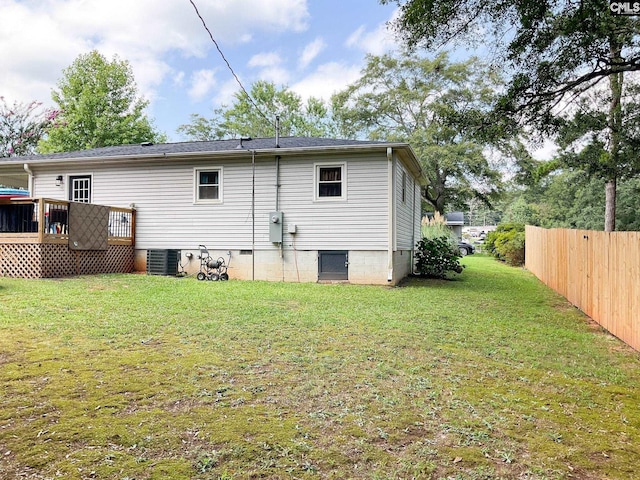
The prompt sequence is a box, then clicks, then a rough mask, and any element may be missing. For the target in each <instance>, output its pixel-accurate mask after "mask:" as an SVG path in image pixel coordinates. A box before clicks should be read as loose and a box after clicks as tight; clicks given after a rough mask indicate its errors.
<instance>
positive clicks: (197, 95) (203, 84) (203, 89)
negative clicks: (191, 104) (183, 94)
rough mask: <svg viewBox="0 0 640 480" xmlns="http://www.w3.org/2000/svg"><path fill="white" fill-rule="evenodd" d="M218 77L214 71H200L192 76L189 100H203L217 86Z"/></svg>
mask: <svg viewBox="0 0 640 480" xmlns="http://www.w3.org/2000/svg"><path fill="white" fill-rule="evenodd" d="M216 83H217V81H216V77H215V71H214V70H198V71H196V72H193V74H192V75H191V88H190V89H189V92H188V93H189V98H191V100H192V101H200V100H203V99H204V98H205V97H206V96H207V95H208V94H209V93H210V92H211V90H213V87H215V86H216Z"/></svg>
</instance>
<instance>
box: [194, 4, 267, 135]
mask: <svg viewBox="0 0 640 480" xmlns="http://www.w3.org/2000/svg"><path fill="white" fill-rule="evenodd" d="M189 2H190V3H191V5H192V6H193V9H194V10H195V11H196V15H198V18H200V21H201V22H202V26H203V27H204V29H205V30H206V31H207V33H208V34H209V38H211V41H212V42H213V44H214V45H215V46H216V49H217V50H218V53H219V54H220V56H221V57H222V59H223V60H224V63H226V64H227V67H228V68H229V71H230V72H231V74H232V75H233V77H234V78H235V79H236V82H237V83H238V85H240V88H241V89H242V92H243V93H244V94H245V95H246V96H247V98H248V99H249V102H251V104H252V105H253V106H254V107H255V109H256V110H257V111H258V113H259V114H260V115H261V116H262V117H263V118H264V119H265V120H266V121H267V122H269V123H270V124H271V125H274V123H273V122H272V121H271V120H269V117H267V116H266V115H265V114H264V113H263V112H262V110H260V107H259V106H258V104H257V103H256V102H255V101H254V100H253V98H252V97H251V95H249V92H247V90H246V88H244V85H242V82H241V81H240V78H238V75H236V72H234V70H233V68H232V67H231V64H230V63H229V61H228V60H227V58H226V57H225V56H224V53H222V50H221V49H220V46H219V45H218V42H216V39H215V38H213V34H212V33H211V30H209V27H208V26H207V22H205V20H204V18H202V15H200V11H199V10H198V7H197V6H196V4H195V3H194V2H193V0H189Z"/></svg>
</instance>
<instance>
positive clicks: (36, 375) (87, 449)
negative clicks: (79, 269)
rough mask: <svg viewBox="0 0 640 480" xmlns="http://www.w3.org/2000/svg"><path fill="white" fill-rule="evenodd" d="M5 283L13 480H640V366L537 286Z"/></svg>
mask: <svg viewBox="0 0 640 480" xmlns="http://www.w3.org/2000/svg"><path fill="white" fill-rule="evenodd" d="M464 263H466V264H467V265H468V267H467V269H466V270H465V272H464V273H463V274H462V276H461V277H460V278H459V279H458V280H457V281H449V282H446V281H435V280H424V279H412V280H410V281H409V282H407V284H406V285H404V286H403V287H399V288H386V287H376V286H359V285H319V284H283V283H263V282H240V281H230V282H215V283H214V282H198V281H196V280H195V279H193V278H182V279H180V278H168V277H153V276H145V275H108V276H95V277H82V278H73V279H65V280H13V279H0V388H1V390H0V393H1V397H0V478H2V479H14V478H20V479H22V478H34V479H43V478H51V479H54V478H65V479H94V478H95V479H120V480H124V479H129V480H131V479H137V480H141V479H218V480H223V479H224V480H230V479H248V478H274V479H275V478H300V479H325V478H331V479H345V478H353V479H411V478H416V479H440V478H442V479H449V478H452V479H529V480H532V479H564V478H566V479H569V478H577V479H632V478H638V477H637V475H638V465H640V389H639V388H638V386H639V385H640V354H639V353H638V352H634V351H632V350H631V349H630V348H628V347H626V346H625V345H624V344H622V343H621V342H620V341H618V340H617V339H615V338H612V337H611V336H609V335H608V334H606V333H604V332H603V331H602V330H601V329H599V328H598V327H594V325H593V324H592V323H590V322H589V321H588V320H587V319H586V317H584V316H583V315H582V314H580V313H579V312H578V311H577V310H575V309H574V308H572V307H571V306H569V305H568V304H567V303H566V302H565V301H564V300H563V299H562V298H561V297H559V296H558V295H556V294H555V293H553V292H551V291H549V290H548V289H547V288H546V287H544V286H543V285H542V284H541V283H540V282H539V281H538V280H537V279H535V278H534V277H533V276H532V275H530V274H529V273H528V272H526V271H524V270H521V269H516V268H510V267H507V266H504V265H502V264H499V263H497V262H496V261H494V260H493V259H491V258H489V257H484V256H479V255H476V256H473V257H466V258H465V260H464Z"/></svg>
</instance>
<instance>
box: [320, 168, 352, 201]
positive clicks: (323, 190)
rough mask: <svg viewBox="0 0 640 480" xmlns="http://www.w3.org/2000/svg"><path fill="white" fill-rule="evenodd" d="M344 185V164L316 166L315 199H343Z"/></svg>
mask: <svg viewBox="0 0 640 480" xmlns="http://www.w3.org/2000/svg"><path fill="white" fill-rule="evenodd" d="M345 185H346V182H345V166H344V164H339V165H316V199H318V200H329V199H343V198H345V197H346V195H345V193H346V192H345V188H346V187H345Z"/></svg>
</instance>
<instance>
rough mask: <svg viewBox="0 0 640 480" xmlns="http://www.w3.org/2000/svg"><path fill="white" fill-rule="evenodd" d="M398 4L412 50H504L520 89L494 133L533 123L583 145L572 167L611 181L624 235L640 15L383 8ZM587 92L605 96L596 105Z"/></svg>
mask: <svg viewBox="0 0 640 480" xmlns="http://www.w3.org/2000/svg"><path fill="white" fill-rule="evenodd" d="M391 2H393V3H397V4H398V5H399V6H400V15H399V17H398V19H397V21H396V22H395V28H396V31H397V33H398V35H399V36H400V37H402V38H403V39H404V40H405V41H406V43H407V44H408V45H409V46H411V47H417V46H424V47H427V48H433V47H438V46H440V45H443V44H446V43H448V42H454V41H455V42H460V43H466V44H469V45H472V46H477V45H478V43H479V42H482V43H484V44H485V45H493V46H494V48H495V49H496V50H495V51H496V55H497V57H496V59H495V63H496V64H499V65H501V66H502V68H503V69H504V70H505V71H506V72H509V74H510V81H509V84H508V88H507V89H506V91H505V92H504V94H503V95H502V96H501V97H500V99H499V101H498V102H497V105H496V108H495V110H494V115H493V116H491V117H489V118H490V123H488V125H490V128H487V131H489V132H492V133H493V134H496V133H498V134H500V133H502V134H504V133H505V132H506V133H510V131H511V129H512V128H514V126H515V125H518V124H520V125H523V124H526V125H528V126H534V127H535V128H536V129H537V130H538V131H539V132H541V133H542V134H545V135H548V134H551V135H560V136H562V135H566V134H567V133H568V132H569V130H572V135H573V136H574V137H575V138H576V139H577V138H579V137H582V140H583V141H582V142H580V144H579V147H584V150H585V151H580V150H581V148H574V149H573V153H574V154H575V155H573V157H572V156H571V155H569V156H567V157H566V160H567V161H568V163H571V162H573V165H574V166H575V165H578V164H580V165H583V166H584V168H585V170H586V171H588V172H589V173H590V174H592V175H595V176H598V177H599V178H600V179H601V180H602V181H603V183H604V184H605V186H606V187H605V193H606V195H605V198H606V200H605V204H606V208H605V230H608V231H610V230H614V229H615V200H616V184H617V181H618V180H619V179H620V178H624V177H625V176H630V175H631V176H633V175H637V174H638V173H639V172H640V169H638V165H637V162H633V161H632V160H630V156H629V155H630V154H631V153H632V152H633V153H637V152H635V151H637V145H638V143H639V141H640V140H639V138H640V136H639V135H638V129H637V126H635V125H633V124H632V123H633V122H631V124H630V122H627V121H626V119H627V118H628V116H629V111H628V110H629V109H625V106H624V104H625V101H624V99H625V73H629V72H634V71H638V70H640V20H639V19H638V17H637V16H636V17H629V16H616V15H613V14H612V12H611V10H610V8H609V2H607V1H605V0H581V1H579V2H576V1H573V0H543V1H540V0H513V1H510V2H484V1H478V0H456V1H453V0H438V1H435V0H408V1H405V0H381V3H391ZM587 94H589V95H591V96H593V95H594V94H599V95H601V98H600V99H599V101H598V102H597V103H596V104H592V103H590V101H589V95H587ZM635 103H637V102H635ZM635 108H636V107H632V109H635ZM583 113H584V114H583ZM496 127H498V128H496ZM576 146H577V145H574V147H576Z"/></svg>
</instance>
